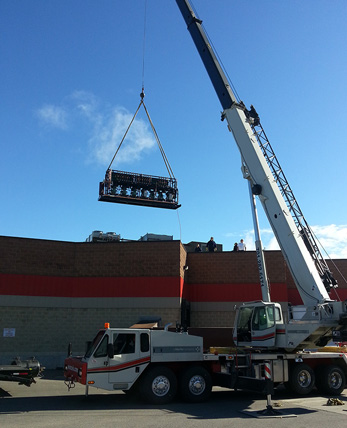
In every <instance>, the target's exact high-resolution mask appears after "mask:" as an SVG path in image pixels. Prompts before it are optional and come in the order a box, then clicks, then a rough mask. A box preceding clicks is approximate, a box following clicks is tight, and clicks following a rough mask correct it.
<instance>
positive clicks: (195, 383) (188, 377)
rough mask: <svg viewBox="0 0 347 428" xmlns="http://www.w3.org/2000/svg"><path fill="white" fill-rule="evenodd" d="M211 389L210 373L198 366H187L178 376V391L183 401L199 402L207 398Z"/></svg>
mask: <svg viewBox="0 0 347 428" xmlns="http://www.w3.org/2000/svg"><path fill="white" fill-rule="evenodd" d="M211 390H212V379H211V375H210V373H209V372H208V371H207V370H206V369H205V368H204V367H200V366H193V367H188V368H187V369H186V370H185V371H184V372H183V373H182V375H181V377H180V392H181V397H182V398H183V400H184V401H189V402H191V403H199V402H201V401H205V400H207V398H208V397H209V396H210V394H211Z"/></svg>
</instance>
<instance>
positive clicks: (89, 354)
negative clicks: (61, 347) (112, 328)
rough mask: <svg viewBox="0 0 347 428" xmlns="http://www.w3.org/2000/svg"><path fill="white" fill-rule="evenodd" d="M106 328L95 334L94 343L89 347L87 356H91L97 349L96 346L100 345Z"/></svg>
mask: <svg viewBox="0 0 347 428" xmlns="http://www.w3.org/2000/svg"><path fill="white" fill-rule="evenodd" d="M104 334H105V330H100V331H99V333H98V334H97V335H96V336H95V338H94V339H93V341H92V343H91V344H90V346H89V347H88V349H87V352H86V353H85V356H84V357H85V358H89V357H90V356H91V355H92V354H93V352H94V351H95V349H96V347H97V346H98V345H99V343H100V340H101V339H102V338H103V337H104Z"/></svg>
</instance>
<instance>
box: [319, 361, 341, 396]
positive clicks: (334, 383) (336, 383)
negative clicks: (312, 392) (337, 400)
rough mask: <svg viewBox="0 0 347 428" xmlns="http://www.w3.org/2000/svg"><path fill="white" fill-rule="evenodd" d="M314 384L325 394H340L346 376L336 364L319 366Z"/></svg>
mask: <svg viewBox="0 0 347 428" xmlns="http://www.w3.org/2000/svg"><path fill="white" fill-rule="evenodd" d="M316 386H317V389H318V391H319V392H321V393H323V394H327V395H340V394H341V392H342V391H343V390H344V389H345V386H346V376H345V374H344V372H343V370H341V369H340V367H338V366H332V365H331V366H326V367H320V368H319V370H318V371H317V380H316Z"/></svg>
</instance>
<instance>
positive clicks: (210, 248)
mask: <svg viewBox="0 0 347 428" xmlns="http://www.w3.org/2000/svg"><path fill="white" fill-rule="evenodd" d="M206 247H207V249H208V251H209V253H213V252H214V251H216V250H217V244H216V243H215V242H214V240H213V236H211V239H210V240H209V241H208V243H207V244H206Z"/></svg>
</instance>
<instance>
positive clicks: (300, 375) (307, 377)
mask: <svg viewBox="0 0 347 428" xmlns="http://www.w3.org/2000/svg"><path fill="white" fill-rule="evenodd" d="M288 384H289V385H288V386H289V389H290V390H291V391H293V392H295V393H296V394H299V395H306V394H309V393H310V392H311V391H312V389H313V388H314V384H315V375H314V371H313V370H312V369H311V367H310V366H308V365H307V364H303V363H300V364H295V365H294V366H293V367H292V369H291V371H290V372H289V382H288Z"/></svg>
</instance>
